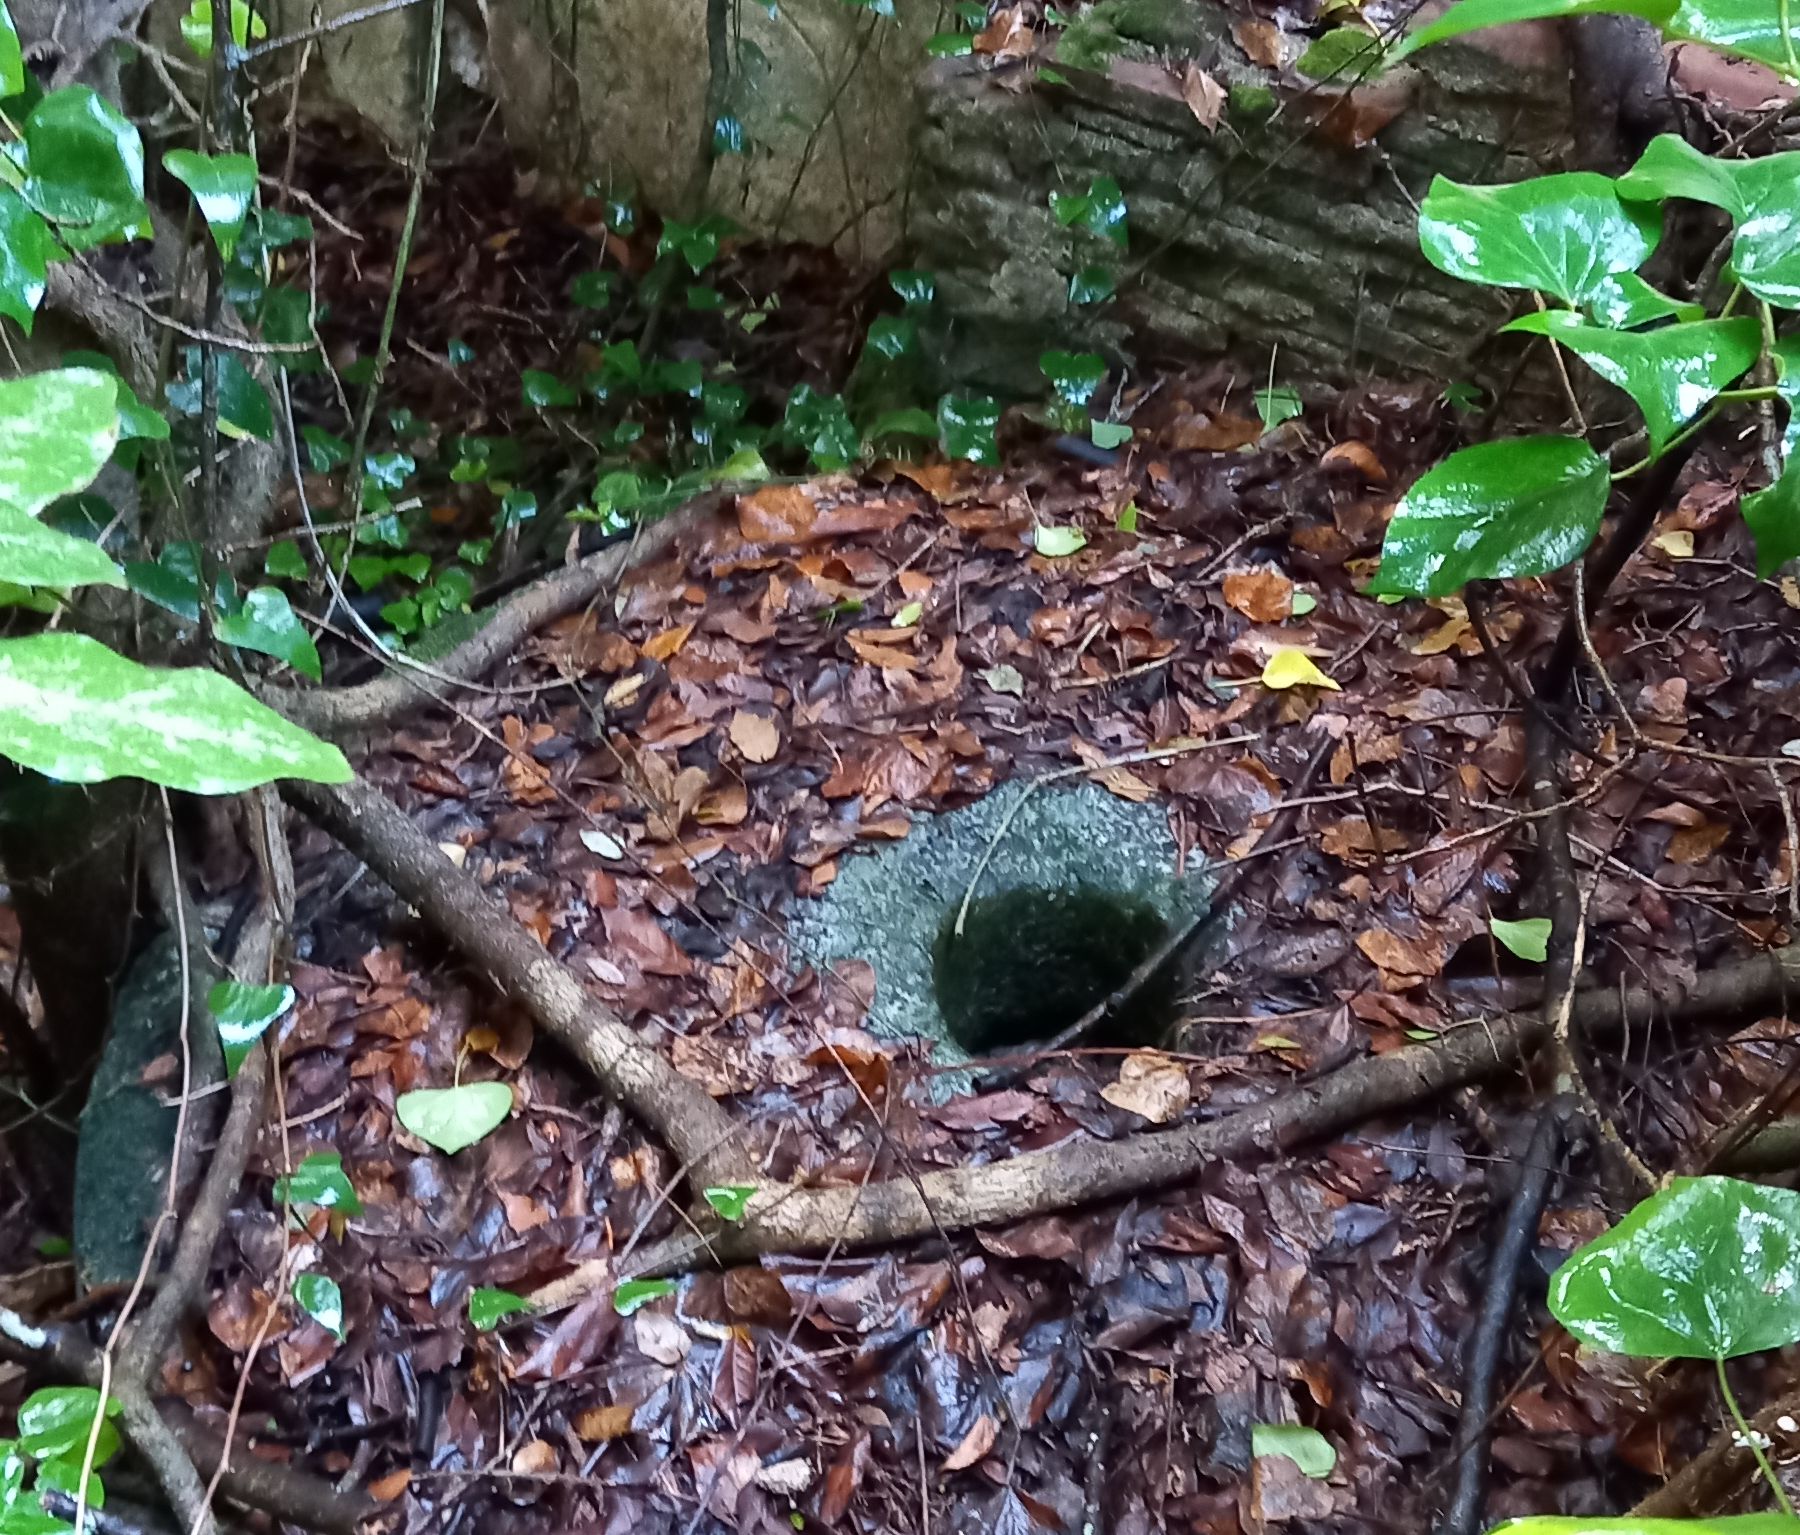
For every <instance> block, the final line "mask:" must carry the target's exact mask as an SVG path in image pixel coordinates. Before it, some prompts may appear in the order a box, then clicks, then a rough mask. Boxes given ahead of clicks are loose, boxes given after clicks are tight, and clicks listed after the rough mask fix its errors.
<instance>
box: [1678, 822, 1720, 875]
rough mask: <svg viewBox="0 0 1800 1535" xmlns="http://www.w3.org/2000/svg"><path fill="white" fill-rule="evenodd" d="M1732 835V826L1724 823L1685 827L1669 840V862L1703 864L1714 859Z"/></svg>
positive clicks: (1707, 823)
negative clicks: (1713, 856) (1711, 858)
mask: <svg viewBox="0 0 1800 1535" xmlns="http://www.w3.org/2000/svg"><path fill="white" fill-rule="evenodd" d="M1730 835H1731V828H1730V826H1728V825H1726V824H1725V823H1724V822H1722V821H1704V822H1702V823H1701V824H1700V825H1698V826H1684V827H1682V828H1681V830H1679V831H1678V832H1676V833H1675V835H1674V836H1672V837H1670V838H1669V848H1668V854H1667V857H1668V860H1669V862H1670V863H1680V864H1696V863H1702V862H1704V861H1705V860H1706V859H1708V858H1710V857H1712V855H1713V854H1714V853H1716V852H1717V851H1718V850H1719V848H1720V847H1721V846H1723V844H1724V842H1725V839H1726V838H1727V837H1729V836H1730Z"/></svg>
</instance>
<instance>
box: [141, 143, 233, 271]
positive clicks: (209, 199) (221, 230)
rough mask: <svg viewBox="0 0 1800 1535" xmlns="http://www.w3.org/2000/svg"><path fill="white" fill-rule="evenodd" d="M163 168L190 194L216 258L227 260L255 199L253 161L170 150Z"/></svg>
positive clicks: (164, 157) (165, 157)
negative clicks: (215, 245) (215, 247)
mask: <svg viewBox="0 0 1800 1535" xmlns="http://www.w3.org/2000/svg"><path fill="white" fill-rule="evenodd" d="M163 166H164V168H165V169H166V170H167V171H168V173H169V174H170V175H171V176H173V177H174V178H175V179H176V180H177V181H179V182H180V183H181V184H182V185H183V186H184V187H186V188H187V189H188V191H190V192H192V193H193V194H194V203H195V206H196V207H198V208H199V209H200V216H201V217H202V218H204V219H205V220H206V227H207V228H208V229H210V230H211V231H212V236H213V239H214V240H215V241H216V242H217V243H218V247H219V254H220V255H221V256H223V257H224V258H225V259H226V260H227V261H229V260H231V253H232V252H233V251H235V250H236V249H237V242H238V236H239V235H241V234H242V233H243V232H244V220H245V219H246V218H247V217H248V216H249V213H250V204H251V203H252V202H253V201H254V200H255V197H256V161H255V160H253V159H252V158H251V157H250V156H249V155H202V154H196V153H195V152H194V151H193V150H191V149H171V150H169V151H168V153H166V154H165V155H164V156H163Z"/></svg>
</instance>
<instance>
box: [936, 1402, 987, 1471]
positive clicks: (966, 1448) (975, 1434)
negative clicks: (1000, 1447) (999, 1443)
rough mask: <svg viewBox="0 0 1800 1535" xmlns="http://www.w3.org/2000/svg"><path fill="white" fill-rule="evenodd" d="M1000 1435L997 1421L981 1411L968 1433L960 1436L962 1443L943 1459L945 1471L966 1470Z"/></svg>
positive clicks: (985, 1452)
mask: <svg viewBox="0 0 1800 1535" xmlns="http://www.w3.org/2000/svg"><path fill="white" fill-rule="evenodd" d="M999 1437H1000V1425H999V1423H998V1422H997V1421H996V1420H995V1419H994V1418H993V1417H992V1416H991V1415H989V1414H988V1413H985V1412H984V1413H983V1414H982V1415H981V1416H980V1417H979V1418H977V1419H976V1420H975V1421H974V1422H973V1423H972V1424H970V1425H969V1431H968V1433H966V1434H964V1435H963V1437H962V1443H961V1444H959V1445H957V1447H956V1448H955V1449H954V1450H952V1451H951V1452H950V1454H949V1456H948V1457H947V1458H946V1459H945V1461H944V1465H943V1469H944V1470H945V1471H966V1470H968V1468H969V1467H970V1466H972V1465H974V1464H975V1463H976V1462H977V1461H979V1460H980V1459H981V1458H982V1457H983V1456H985V1455H986V1454H987V1452H988V1451H989V1450H991V1449H993V1447H994V1441H995V1440H996V1439H998V1438H999Z"/></svg>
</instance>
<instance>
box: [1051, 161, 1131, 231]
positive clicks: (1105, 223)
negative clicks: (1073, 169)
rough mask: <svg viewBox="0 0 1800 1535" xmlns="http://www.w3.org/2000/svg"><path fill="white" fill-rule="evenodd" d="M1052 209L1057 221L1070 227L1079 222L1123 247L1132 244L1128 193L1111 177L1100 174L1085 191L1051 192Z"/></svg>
mask: <svg viewBox="0 0 1800 1535" xmlns="http://www.w3.org/2000/svg"><path fill="white" fill-rule="evenodd" d="M1050 211H1051V212H1052V213H1053V214H1055V215H1056V222H1057V223H1059V224H1062V225H1064V226H1065V227H1067V226H1068V225H1071V224H1079V225H1080V226H1081V227H1082V228H1083V229H1086V230H1088V231H1089V232H1091V233H1093V234H1097V235H1099V236H1101V237H1102V238H1103V239H1107V240H1111V241H1112V242H1113V244H1114V245H1117V246H1119V247H1120V248H1121V249H1123V248H1124V247H1125V246H1127V245H1128V244H1129V243H1130V238H1131V237H1130V234H1129V231H1128V230H1127V227H1126V222H1125V220H1126V207H1125V194H1124V193H1123V192H1121V191H1120V190H1119V183H1118V182H1116V181H1115V180H1113V178H1112V177H1111V176H1096V177H1094V179H1093V180H1092V181H1090V182H1089V183H1088V189H1087V191H1086V192H1085V193H1082V194H1079V195H1076V194H1073V193H1066V192H1052V193H1051V194H1050Z"/></svg>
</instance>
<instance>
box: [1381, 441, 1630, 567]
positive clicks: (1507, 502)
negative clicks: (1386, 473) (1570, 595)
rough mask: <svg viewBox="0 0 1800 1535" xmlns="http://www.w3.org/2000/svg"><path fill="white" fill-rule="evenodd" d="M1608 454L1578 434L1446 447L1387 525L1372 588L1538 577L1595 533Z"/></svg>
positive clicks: (1576, 553) (1577, 550)
mask: <svg viewBox="0 0 1800 1535" xmlns="http://www.w3.org/2000/svg"><path fill="white" fill-rule="evenodd" d="M1610 486H1611V476H1610V473H1609V471H1608V469H1607V464H1606V460H1605V459H1603V458H1601V457H1600V456H1599V454H1597V453H1595V452H1594V450H1593V449H1592V448H1590V447H1589V446H1588V445H1587V444H1586V443H1585V442H1583V441H1582V440H1581V439H1580V438H1578V437H1509V438H1506V439H1504V440H1503V441H1500V442H1484V443H1478V444H1476V445H1475V446H1474V447H1472V448H1463V449H1461V450H1460V451H1459V452H1456V453H1452V454H1451V455H1450V457H1448V458H1447V459H1445V460H1444V461H1443V463H1441V464H1439V465H1438V466H1437V467H1436V468H1435V469H1432V470H1431V471H1429V472H1428V473H1427V474H1425V475H1423V476H1421V477H1420V479H1419V481H1418V482H1417V483H1416V484H1415V485H1414V486H1413V488H1412V489H1411V490H1409V491H1408V492H1407V493H1406V496H1405V499H1403V500H1402V501H1401V503H1400V505H1399V507H1398V508H1397V509H1396V511H1395V512H1394V518H1393V521H1392V522H1390V523H1389V524H1388V530H1387V539H1386V541H1385V542H1384V543H1383V545H1382V549H1381V568H1380V569H1379V570H1378V571H1377V572H1376V576H1375V580H1374V582H1373V583H1371V585H1370V588H1369V590H1370V591H1371V593H1373V594H1374V595H1377V596H1407V597H1445V596H1448V595H1449V594H1450V593H1452V592H1454V591H1456V590H1457V589H1458V588H1459V587H1461V586H1462V585H1463V583H1464V582H1466V581H1474V580H1497V579H1499V578H1501V577H1504V576H1541V575H1544V574H1545V573H1547V572H1548V571H1552V570H1557V569H1560V568H1561V567H1562V566H1564V565H1566V564H1568V563H1569V561H1570V560H1573V559H1575V558H1577V557H1578V556H1579V555H1580V554H1581V553H1582V551H1583V550H1585V549H1586V548H1587V546H1588V545H1589V544H1590V543H1591V542H1593V538H1594V533H1595V531H1596V530H1597V529H1598V528H1599V526H1600V518H1601V516H1602V515H1603V514H1604V512H1605V511H1606V497H1607V491H1608V489H1609V488H1610Z"/></svg>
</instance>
